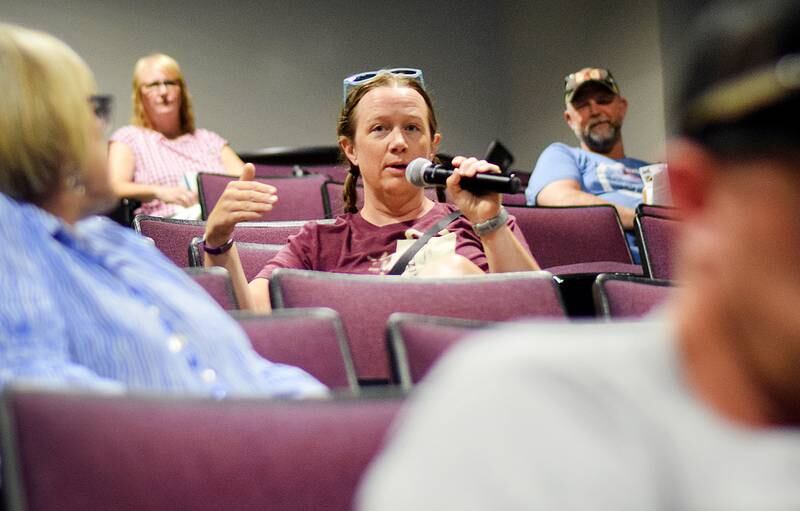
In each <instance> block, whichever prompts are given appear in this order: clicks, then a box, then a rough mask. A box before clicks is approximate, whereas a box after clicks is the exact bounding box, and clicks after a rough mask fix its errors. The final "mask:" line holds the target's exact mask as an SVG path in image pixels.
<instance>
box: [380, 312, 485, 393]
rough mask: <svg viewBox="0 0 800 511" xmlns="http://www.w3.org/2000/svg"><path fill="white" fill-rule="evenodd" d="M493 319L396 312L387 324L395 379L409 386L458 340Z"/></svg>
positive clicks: (421, 376)
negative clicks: (481, 319) (477, 319)
mask: <svg viewBox="0 0 800 511" xmlns="http://www.w3.org/2000/svg"><path fill="white" fill-rule="evenodd" d="M492 324H493V323H492V322H487V321H474V320H471V319H459V318H447V317H438V316H426V315H422V314H407V313H404V312H395V313H394V314H392V315H391V316H389V320H388V321H387V323H386V336H387V342H388V344H389V351H390V354H391V357H392V380H393V381H394V383H399V384H400V385H401V386H402V387H403V388H405V389H409V388H411V386H412V385H413V384H414V383H417V382H419V381H420V380H421V379H422V378H423V377H424V376H425V375H426V374H427V373H428V371H429V370H430V368H431V367H432V366H433V364H434V363H435V362H436V361H437V360H438V359H439V357H441V356H442V354H444V352H445V351H447V350H448V349H450V347H451V346H453V345H454V344H455V343H457V342H458V341H460V340H461V339H463V338H464V337H465V336H467V335H469V334H470V333H473V332H475V331H476V330H477V329H479V328H485V327H488V326H490V325H492Z"/></svg>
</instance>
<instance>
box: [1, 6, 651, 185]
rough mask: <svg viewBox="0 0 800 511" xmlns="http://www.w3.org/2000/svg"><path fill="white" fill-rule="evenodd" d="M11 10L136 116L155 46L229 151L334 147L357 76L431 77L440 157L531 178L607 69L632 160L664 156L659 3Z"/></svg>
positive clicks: (5, 14) (4, 13) (565, 136)
mask: <svg viewBox="0 0 800 511" xmlns="http://www.w3.org/2000/svg"><path fill="white" fill-rule="evenodd" d="M63 5H64V4H62V3H60V2H38V3H37V2H35V0H5V1H4V2H3V6H2V7H0V18H2V19H3V20H4V21H11V22H16V23H21V24H25V25H28V26H33V27H38V28H41V29H44V30H47V31H49V32H52V33H54V34H55V35H57V36H59V37H61V38H62V39H64V40H65V41H67V42H68V43H69V44H70V45H72V46H73V47H74V48H75V49H76V50H77V51H78V52H79V53H80V54H81V55H83V56H84V57H85V58H86V60H87V62H88V63H89V65H90V66H91V67H92V68H93V69H94V70H95V73H96V74H97V77H98V81H99V84H100V88H101V89H102V90H103V91H106V92H111V93H113V94H114V95H115V97H116V102H117V103H116V107H117V109H116V113H115V124H116V125H118V126H119V125H122V124H124V123H126V122H127V118H128V116H129V114H130V99H129V95H130V91H129V86H130V85H129V83H130V73H131V68H132V66H133V63H134V61H135V59H136V58H137V57H139V56H141V55H143V54H146V53H149V52H152V51H156V50H159V51H164V52H166V53H170V54H172V55H173V56H174V57H176V58H177V59H178V60H179V62H181V64H182V65H183V67H184V72H185V74H186V75H187V80H188V83H189V86H190V89H191V92H192V94H193V96H194V98H195V104H196V110H197V116H198V120H199V125H200V126H203V127H208V128H210V129H213V130H217V131H219V132H220V133H221V134H222V135H223V136H225V137H227V138H228V139H229V140H230V142H231V145H232V146H233V147H234V149H236V150H239V151H244V150H252V149H256V148H259V147H267V146H286V145H289V146H295V145H319V144H332V143H334V142H335V119H336V115H337V113H338V110H339V107H340V102H341V80H342V78H343V77H344V76H346V75H348V74H351V73H354V72H357V71H362V70H368V69H375V68H380V67H384V66H417V67H421V68H423V69H424V70H425V75H426V81H427V83H428V86H429V90H430V91H431V93H432V95H433V96H434V101H435V103H436V105H437V114H438V116H439V121H440V125H441V129H442V132H443V135H444V139H443V144H442V150H443V151H446V152H450V153H466V154H482V153H483V151H484V150H485V148H486V146H487V145H488V143H489V141H490V140H491V139H493V138H500V139H501V140H502V141H504V142H505V143H506V145H508V146H509V147H510V149H511V150H512V152H514V154H515V155H516V156H517V163H516V164H515V166H516V167H519V168H525V169H527V168H530V167H531V166H532V165H533V163H534V162H535V159H536V157H537V156H538V154H539V152H540V151H541V150H542V149H543V148H544V147H545V146H546V145H547V144H548V143H549V142H551V141H553V140H563V141H572V138H571V137H572V135H571V133H570V132H569V131H568V130H567V129H566V127H565V126H564V124H563V121H562V120H561V108H562V105H561V99H560V98H561V80H562V77H563V75H564V74H566V73H567V72H569V71H572V70H574V69H577V68H578V67H581V66H584V65H589V64H593V65H595V64H596V65H607V66H608V67H610V68H611V69H612V70H613V71H614V73H615V75H616V76H617V78H618V80H619V82H620V84H621V86H622V89H623V92H624V94H625V95H626V96H627V97H628V99H629V100H630V103H631V107H630V113H629V118H628V120H627V122H626V125H625V129H624V135H625V142H626V148H627V149H628V152H629V153H630V154H631V155H634V156H640V157H643V158H647V159H657V158H658V157H660V151H661V146H662V142H663V138H664V127H663V126H664V114H663V107H662V104H663V100H662V83H661V81H662V76H661V74H662V73H661V63H660V58H661V57H660V51H659V44H658V42H659V34H658V25H659V24H658V16H657V9H656V0H641V1H633V0H614V1H611V2H591V1H588V0H568V1H557V0H530V1H522V0H502V1H497V2H491V1H488V2H487V1H480V0H469V1H456V2H432V1H430V0H403V2H391V3H390V2H374V1H362V0H359V1H345V0H329V1H326V2H323V1H318V0H294V1H292V2H278V1H274V0H265V1H255V0H248V1H230V2H218V1H211V0H192V1H183V0H175V1H171V2H162V1H156V0H139V1H137V2H129V1H127V0H126V1H121V0H105V1H101V0H73V1H71V2H69V9H65V8H64V7H63Z"/></svg>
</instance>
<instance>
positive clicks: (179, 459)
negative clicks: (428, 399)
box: [0, 387, 402, 511]
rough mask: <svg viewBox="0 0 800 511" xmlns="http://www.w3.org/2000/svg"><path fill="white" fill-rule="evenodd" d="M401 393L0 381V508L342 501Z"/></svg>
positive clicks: (337, 505) (297, 505) (295, 508)
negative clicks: (208, 395)
mask: <svg viewBox="0 0 800 511" xmlns="http://www.w3.org/2000/svg"><path fill="white" fill-rule="evenodd" d="M401 404H402V401H400V400H397V399H388V398H381V399H378V398H376V399H351V398H343V397H338V398H334V399H324V400H323V399H320V400H315V399H309V400H300V401H289V400H270V399H225V400H221V401H219V400H210V399H200V398H188V397H187V398H181V397H174V396H163V395H160V396H156V395H99V394H91V393H84V392H80V391H67V390H63V391H45V390H38V391H37V390H33V389H21V388H13V387H12V388H9V389H7V391H6V392H5V393H4V395H3V399H2V404H1V405H0V416H1V417H2V418H3V422H2V429H3V435H2V451H0V457H2V460H3V469H4V479H3V484H4V491H5V492H6V493H7V501H8V504H9V506H8V507H9V511H21V510H25V511H51V510H55V509H58V510H60V511H87V510H100V509H104V510H105V509H108V510H111V509H113V510H115V511H142V510H165V511H166V510H177V509H180V510H192V511H211V510H215V511H216V510H221V509H225V510H236V511H256V510H257V511H261V510H264V509H270V510H272V511H301V510H303V511H305V510H309V509H326V510H331V511H345V510H348V511H349V510H350V509H352V506H353V496H354V494H355V491H356V488H357V485H358V482H359V480H360V479H361V476H362V474H363V472H364V470H365V468H366V467H367V465H368V463H369V462H370V460H371V459H372V458H373V457H374V456H375V455H376V453H377V452H378V451H379V449H380V448H381V445H382V442H383V438H384V436H385V434H386V431H387V429H388V428H389V426H390V424H391V422H392V420H393V418H394V417H395V414H396V413H397V410H398V409H399V407H400V406H401Z"/></svg>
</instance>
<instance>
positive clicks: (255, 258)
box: [189, 238, 285, 281]
mask: <svg viewBox="0 0 800 511" xmlns="http://www.w3.org/2000/svg"><path fill="white" fill-rule="evenodd" d="M200 241H201V238H195V239H193V240H192V246H191V248H190V252H191V254H190V256H189V265H190V266H197V267H200V266H203V251H202V249H201V248H200ZM284 246H285V245H277V244H265V243H242V242H237V243H236V252H237V253H238V254H239V261H240V262H241V263H242V269H243V270H244V276H245V278H246V279H247V280H248V281H250V280H253V279H254V278H255V276H256V275H258V272H260V271H261V269H262V268H264V266H265V265H266V264H267V263H268V262H269V261H270V260H272V258H273V257H275V254H277V253H278V252H279V251H280V250H281V249H282V248H283V247H284Z"/></svg>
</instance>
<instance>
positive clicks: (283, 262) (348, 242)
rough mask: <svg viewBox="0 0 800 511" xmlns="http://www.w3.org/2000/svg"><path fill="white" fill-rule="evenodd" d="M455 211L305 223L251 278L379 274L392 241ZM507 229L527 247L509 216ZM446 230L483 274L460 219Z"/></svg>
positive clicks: (475, 245) (478, 252)
mask: <svg viewBox="0 0 800 511" xmlns="http://www.w3.org/2000/svg"><path fill="white" fill-rule="evenodd" d="M455 210H456V208H455V207H454V206H453V205H452V204H445V203H435V204H434V206H433V208H431V210H430V211H428V212H427V213H426V214H425V215H423V216H422V217H421V218H416V219H414V220H408V221H406V222H400V223H397V224H391V225H384V226H383V227H378V226H377V225H372V224H371V223H369V222H367V221H366V220H364V219H363V218H362V217H361V215H360V214H358V213H348V214H345V215H342V216H339V217H337V218H336V222H335V223H333V224H318V223H315V222H309V223H307V224H306V225H305V226H304V227H303V228H302V230H301V231H300V232H299V233H298V234H296V235H295V236H290V237H289V244H288V245H286V246H285V247H283V249H281V251H280V252H278V253H277V254H276V255H275V257H274V258H273V259H272V260H271V261H270V262H269V263H267V265H266V266H265V267H264V268H263V269H262V270H261V271H260V272H259V273H258V275H256V278H262V279H268V278H269V276H270V275H271V274H272V272H273V270H275V269H276V268H296V269H301V270H317V271H327V272H335V273H355V274H362V275H381V274H383V273H385V272H386V271H388V268H386V264H387V262H388V260H389V259H390V258H391V257H392V254H394V253H395V251H396V249H397V240H402V239H406V235H405V233H406V231H407V230H408V229H416V230H417V231H420V232H421V233H424V232H425V231H427V230H428V229H429V228H430V227H432V226H433V225H434V224H436V222H438V221H439V220H440V219H441V218H444V217H446V216H447V215H449V214H450V213H451V212H453V211H455ZM508 226H509V227H510V228H511V230H512V232H514V235H515V236H516V237H517V238H518V239H519V240H520V242H521V243H522V246H523V247H525V248H526V249H527V247H528V244H527V242H526V241H525V238H524V236H523V235H522V233H521V232H520V231H519V229H517V223H516V220H515V219H514V217H513V216H509V219H508ZM446 229H447V230H448V231H450V232H453V233H455V235H456V253H457V254H460V255H462V256H464V257H466V258H467V259H469V260H470V261H472V262H473V263H475V264H476V265H477V266H478V267H479V268H481V269H482V270H483V271H488V270H489V264H488V262H487V260H486V255H485V254H484V253H483V245H482V244H481V240H480V238H479V237H478V235H477V234H475V232H474V231H473V230H472V224H471V223H470V222H469V221H468V220H467V219H466V218H464V217H463V216H460V217H458V218H456V219H455V220H453V221H452V222H451V223H450V224H449V225H448V226H447V227H446Z"/></svg>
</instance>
